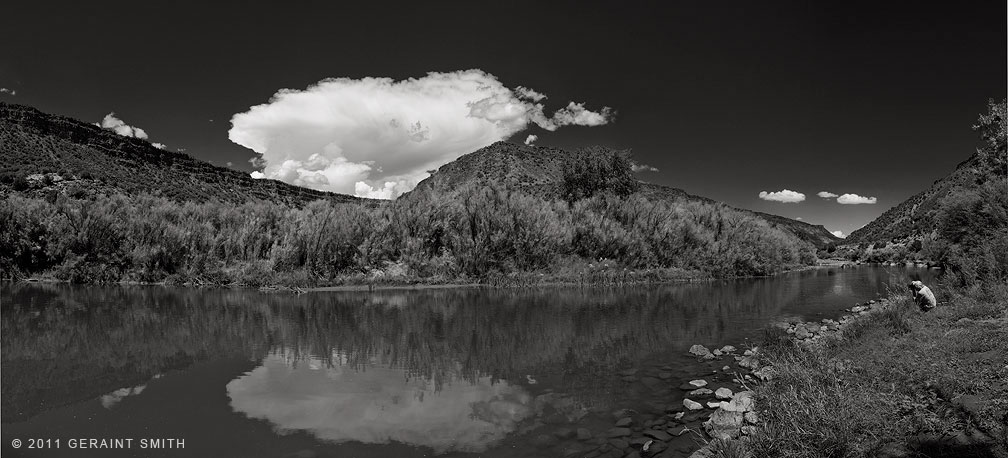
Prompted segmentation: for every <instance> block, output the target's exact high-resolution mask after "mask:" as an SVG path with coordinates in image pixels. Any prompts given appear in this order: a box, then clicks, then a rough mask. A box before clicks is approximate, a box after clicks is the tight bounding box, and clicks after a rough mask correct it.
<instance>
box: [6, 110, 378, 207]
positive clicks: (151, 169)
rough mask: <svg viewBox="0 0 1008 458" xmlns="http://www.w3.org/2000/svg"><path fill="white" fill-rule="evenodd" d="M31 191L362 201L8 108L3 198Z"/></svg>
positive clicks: (75, 122)
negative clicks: (14, 190)
mask: <svg viewBox="0 0 1008 458" xmlns="http://www.w3.org/2000/svg"><path fill="white" fill-rule="evenodd" d="M32 175H34V176H32ZM25 177H31V178H32V180H25ZM19 180H21V181H19ZM25 186H27V190H30V189H32V188H53V187H56V188H65V187H77V188H80V189H82V192H109V193H112V192H121V193H124V194H137V193H141V192H146V193H151V194H158V195H161V196H163V197H167V198H170V199H173V200H177V201H200V202H202V201H207V200H219V201H221V202H233V203H241V202H247V201H253V200H268V201H273V202H283V203H287V204H289V205H295V206H299V205H302V204H304V203H307V202H310V201H313V200H317V199H331V200H334V201H339V202H348V201H357V200H359V199H358V198H356V197H352V196H347V195H343V194H335V193H329V192H322V191H316V190H313V189H308V188H302V187H299V186H293V185H289V184H287V183H283V182H281V181H276V180H267V179H260V180H257V179H253V178H252V177H250V176H249V174H247V173H244V172H240V171H237V170H232V169H229V168H225V167H217V166H215V165H213V164H210V163H208V162H205V161H201V160H198V159H195V158H193V157H192V156H189V155H187V154H183V153H177V152H172V151H166V150H162V149H158V148H155V147H154V146H153V145H151V144H150V143H148V142H147V141H144V140H141V139H137V138H131V137H124V136H121V135H117V134H116V133H115V132H112V131H109V130H106V129H102V128H101V127H98V126H95V125H92V124H88V123H84V122H81V121H78V120H76V119H72V118H68V117H64V116H57V115H52V114H47V113H43V112H41V111H39V110H36V109H35V108H32V107H27V106H23V105H14V104H6V103H2V102H0V193H3V192H4V191H9V190H10V189H12V188H17V187H22V188H23V187H25Z"/></svg>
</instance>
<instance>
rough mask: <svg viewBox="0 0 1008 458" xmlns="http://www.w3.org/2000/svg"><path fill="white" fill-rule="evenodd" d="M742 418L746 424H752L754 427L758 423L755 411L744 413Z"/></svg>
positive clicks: (757, 415)
mask: <svg viewBox="0 0 1008 458" xmlns="http://www.w3.org/2000/svg"><path fill="white" fill-rule="evenodd" d="M744 418H745V421H746V423H752V424H754V425H755V424H757V423H759V414H757V413H756V412H755V411H749V412H746V413H745V415H744Z"/></svg>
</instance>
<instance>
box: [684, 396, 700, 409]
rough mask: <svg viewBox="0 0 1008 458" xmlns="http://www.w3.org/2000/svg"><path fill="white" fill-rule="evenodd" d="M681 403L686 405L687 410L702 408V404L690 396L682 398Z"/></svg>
mask: <svg viewBox="0 0 1008 458" xmlns="http://www.w3.org/2000/svg"><path fill="white" fill-rule="evenodd" d="M682 404H683V407H686V408H687V409H689V410H700V409H703V406H702V405H700V403H699V402H696V401H694V400H692V399H690V398H686V399H683V401H682Z"/></svg>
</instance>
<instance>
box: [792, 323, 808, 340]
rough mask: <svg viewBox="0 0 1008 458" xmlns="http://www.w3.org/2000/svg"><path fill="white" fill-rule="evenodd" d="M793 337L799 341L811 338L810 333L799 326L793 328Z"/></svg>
mask: <svg viewBox="0 0 1008 458" xmlns="http://www.w3.org/2000/svg"><path fill="white" fill-rule="evenodd" d="M794 335H795V337H797V338H799V339H807V338H809V337H812V333H810V332H809V331H808V329H806V328H805V326H799V327H797V328H795V333H794Z"/></svg>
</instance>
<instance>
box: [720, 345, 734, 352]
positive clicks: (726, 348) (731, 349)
mask: <svg viewBox="0 0 1008 458" xmlns="http://www.w3.org/2000/svg"><path fill="white" fill-rule="evenodd" d="M721 353H735V347H733V346H731V345H725V346H723V347H721Z"/></svg>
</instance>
